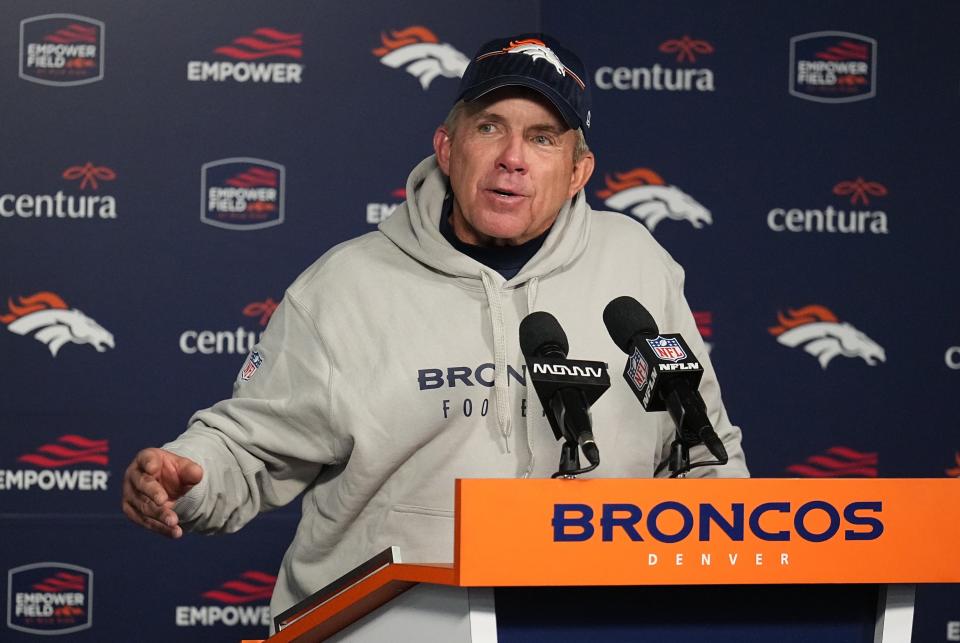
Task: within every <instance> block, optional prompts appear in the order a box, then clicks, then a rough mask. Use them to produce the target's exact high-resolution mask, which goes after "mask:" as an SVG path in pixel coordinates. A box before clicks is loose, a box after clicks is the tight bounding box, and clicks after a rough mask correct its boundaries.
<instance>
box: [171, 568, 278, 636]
mask: <svg viewBox="0 0 960 643" xmlns="http://www.w3.org/2000/svg"><path fill="white" fill-rule="evenodd" d="M276 583H277V577H276V576H273V575H271V574H265V573H263V572H259V571H254V570H249V571H245V572H243V573H242V574H240V577H239V578H237V579H235V580H229V581H226V582H225V583H223V584H222V585H220V587H218V588H217V589H213V590H210V591H207V592H203V594H201V596H203V598H206V599H208V600H209V601H212V602H213V603H214V604H212V605H211V604H205V605H178V606H177V608H176V612H175V616H174V620H175V622H176V624H177V626H178V627H195V626H197V625H202V626H211V625H226V626H228V627H233V626H236V625H258V626H267V627H269V625H270V607H269V606H268V605H246V603H254V602H258V601H260V602H262V601H269V600H270V596H271V594H273V586H274V585H275V584H276Z"/></svg>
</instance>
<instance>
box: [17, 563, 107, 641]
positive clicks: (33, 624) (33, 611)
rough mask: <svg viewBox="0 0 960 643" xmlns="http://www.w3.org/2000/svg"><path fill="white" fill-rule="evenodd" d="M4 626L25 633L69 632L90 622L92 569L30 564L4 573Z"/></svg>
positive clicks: (79, 628) (63, 565)
mask: <svg viewBox="0 0 960 643" xmlns="http://www.w3.org/2000/svg"><path fill="white" fill-rule="evenodd" d="M7 587H8V589H9V591H8V593H7V627H9V628H10V629H14V630H18V631H20V632H27V633H29V634H47V635H50V634H70V633H71V632H79V631H81V630H85V629H88V628H90V627H91V626H92V625H93V571H92V570H90V569H87V568H86V567H79V566H77V565H70V564H67V563H54V562H44V563H33V564H31V565H23V566H21V567H14V568H13V569H11V570H10V571H9V572H7Z"/></svg>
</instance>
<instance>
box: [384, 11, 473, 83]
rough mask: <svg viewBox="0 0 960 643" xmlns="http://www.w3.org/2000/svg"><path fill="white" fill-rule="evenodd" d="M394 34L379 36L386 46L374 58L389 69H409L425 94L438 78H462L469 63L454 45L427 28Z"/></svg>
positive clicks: (394, 32) (411, 28)
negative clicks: (444, 41) (440, 39)
mask: <svg viewBox="0 0 960 643" xmlns="http://www.w3.org/2000/svg"><path fill="white" fill-rule="evenodd" d="M391 34H392V36H387V34H385V33H381V34H380V40H381V41H382V42H383V47H377V48H376V49H374V50H373V53H374V55H376V56H377V57H378V58H380V62H382V63H383V64H384V65H386V66H387V67H392V68H393V69H399V68H400V67H403V68H404V69H406V70H407V72H408V73H409V74H411V75H412V76H414V77H416V78H417V79H418V80H419V81H420V85H421V86H422V87H423V89H424V91H426V90H427V88H429V87H430V83H431V82H433V79H434V78H436V77H437V76H444V77H446V78H460V77H461V76H463V72H464V71H466V69H467V65H468V64H469V63H470V60H469V59H468V58H467V57H466V56H464V55H463V54H462V53H460V52H459V51H458V50H456V49H454V47H453V45H450V44H448V43H441V42H440V41H439V40H438V38H437V36H436V35H434V33H433V32H432V31H430V30H429V29H427V28H426V27H422V26H419V25H414V26H412V27H407V28H406V29H401V30H400V31H391Z"/></svg>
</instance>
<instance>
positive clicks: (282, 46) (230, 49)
mask: <svg viewBox="0 0 960 643" xmlns="http://www.w3.org/2000/svg"><path fill="white" fill-rule="evenodd" d="M213 53H215V54H218V55H220V56H222V57H223V58H226V60H191V61H190V62H188V63H187V80H189V81H193V82H227V81H230V82H236V83H247V82H251V83H274V84H288V83H300V82H302V80H303V65H301V64H300V63H296V62H286V61H284V62H279V61H276V60H274V61H271V62H259V61H261V60H262V59H265V58H270V59H283V58H289V59H294V60H300V59H301V58H303V34H302V33H286V32H284V31H280V30H279V29H273V28H271V27H260V28H258V29H254V30H253V31H252V32H251V33H250V34H247V35H244V36H240V37H238V38H234V39H233V41H232V42H231V43H230V44H227V45H222V46H219V47H216V48H215V49H214V50H213ZM255 61H257V62H255Z"/></svg>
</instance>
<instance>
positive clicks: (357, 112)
mask: <svg viewBox="0 0 960 643" xmlns="http://www.w3.org/2000/svg"><path fill="white" fill-rule="evenodd" d="M0 18H2V19H0V145H2V150H3V153H2V154H0V322H2V328H0V355H2V356H3V360H2V364H3V366H2V370H0V382H2V386H0V429H2V446H0V543H2V546H0V571H2V572H3V573H4V575H5V578H4V579H3V583H2V588H0V596H2V606H3V609H4V611H5V618H4V622H3V623H2V625H0V640H3V641H21V640H34V639H35V638H36V637H38V636H47V635H56V634H63V635H66V636H67V638H69V640H77V641H124V640H137V641H161V640H178V641H214V640H221V641H236V640H239V639H240V638H243V637H253V636H256V637H259V636H262V635H263V634H264V633H265V631H266V624H267V623H268V618H269V615H268V608H267V606H266V605H267V601H268V598H269V595H270V592H271V588H272V586H273V583H274V581H275V578H276V573H277V569H278V566H279V561H280V559H281V557H282V555H283V552H284V550H285V548H286V546H287V544H288V543H289V542H290V540H291V538H292V535H293V532H294V530H295V527H296V521H297V517H298V514H299V507H298V506H296V504H294V505H293V506H291V507H289V508H287V509H285V510H282V511H278V512H275V513H274V514H270V515H265V516H262V517H261V518H259V519H258V520H256V521H254V522H253V523H252V524H251V525H250V526H249V527H247V528H245V529H244V530H242V531H241V532H240V533H237V534H233V535H229V536H221V537H203V536H193V535H188V536H187V537H185V538H184V539H182V540H179V541H176V542H172V541H167V540H165V539H162V538H160V537H158V536H156V535H154V534H151V533H148V532H146V531H142V530H140V529H138V528H136V527H134V526H133V525H131V524H128V523H127V522H126V519H125V518H124V517H123V516H122V515H121V513H120V508H119V507H120V486H121V480H122V476H123V471H124V469H125V468H126V465H127V463H128V462H129V461H130V459H131V457H132V456H133V455H134V453H136V451H137V450H139V449H140V448H142V447H144V446H149V445H158V444H161V443H163V442H165V441H167V440H169V439H171V438H172V437H173V436H175V435H176V434H178V433H179V432H180V431H181V430H182V429H183V428H184V426H185V423H186V420H187V418H188V417H189V416H190V415H191V413H192V412H193V411H194V410H195V409H198V408H202V407H205V406H208V405H210V404H211V403H213V402H215V401H216V400H218V399H220V398H222V397H225V396H229V395H230V391H231V386H232V382H233V380H234V378H235V376H236V373H237V371H238V370H239V368H240V367H241V365H242V363H243V361H244V357H245V355H246V354H247V352H248V350H249V349H250V348H251V346H253V345H254V343H255V342H256V341H257V338H258V336H259V335H260V333H261V332H262V331H263V329H264V327H265V326H266V324H267V323H268V321H269V319H270V315H271V313H272V312H273V310H274V309H275V308H276V306H277V304H278V302H279V301H280V300H281V299H282V297H283V293H284V290H285V288H286V286H287V285H288V284H289V283H290V282H291V281H292V280H293V279H294V278H295V277H296V275H297V274H299V273H300V272H301V271H302V270H303V269H304V268H306V267H307V266H308V265H309V264H310V263H311V262H312V261H313V260H314V259H316V258H317V257H318V256H319V255H321V254H322V253H323V252H324V251H325V250H326V249H328V248H330V247H331V246H333V245H335V244H337V243H339V242H341V241H344V240H346V239H349V238H351V237H354V236H357V235H360V234H363V233H366V232H368V231H371V230H373V229H375V227H376V225H377V224H378V223H379V222H380V221H381V220H383V219H384V218H386V217H389V216H390V214H391V213H392V212H393V210H394V209H395V208H396V207H397V205H398V204H399V203H401V202H402V201H403V200H404V198H405V194H404V185H405V180H406V176H407V173H408V172H409V170H410V169H411V168H412V167H413V166H414V165H415V164H416V163H417V162H418V161H420V160H421V159H422V158H424V157H425V156H427V155H429V154H430V153H431V145H430V140H431V135H432V132H433V130H434V128H435V127H436V125H437V124H438V123H439V122H440V121H441V120H442V119H443V117H444V116H445V114H446V112H447V110H448V108H449V106H450V104H451V101H452V98H453V95H454V92H455V90H456V87H457V83H458V78H459V77H460V75H461V74H462V73H463V70H464V68H465V67H466V65H467V62H468V60H469V56H471V55H472V54H473V52H474V51H475V50H476V48H477V47H478V46H479V45H480V44H482V43H483V42H484V41H486V40H488V39H490V38H493V37H498V36H503V35H508V34H511V33H518V32H522V31H540V30H542V31H545V32H547V33H551V34H553V35H554V36H556V37H558V38H560V39H561V40H562V41H564V42H565V43H567V45H568V46H569V47H570V48H572V49H574V50H575V51H578V52H580V53H581V56H582V57H583V58H584V60H585V62H586V63H587V65H588V67H589V68H590V69H591V70H592V71H591V74H590V81H591V83H592V85H593V97H594V108H593V123H592V128H591V130H590V132H589V134H588V141H589V143H590V145H591V147H592V148H593V150H594V151H595V153H596V156H597V170H596V173H595V175H594V177H593V179H592V180H591V182H590V183H589V184H588V186H587V189H586V191H587V196H588V199H589V200H590V202H591V203H592V204H593V206H594V207H595V208H598V209H607V210H614V211H618V212H621V213H622V214H623V216H626V217H633V218H635V219H637V220H638V221H640V222H642V223H643V224H644V225H646V226H647V227H648V228H649V229H650V230H651V231H652V233H653V234H654V236H655V237H656V238H657V239H658V240H659V241H660V242H661V243H662V244H663V245H664V246H665V247H666V248H667V249H668V250H669V251H670V252H671V253H672V254H673V256H674V257H675V258H676V259H677V260H678V261H679V262H680V263H681V264H683V265H684V267H685V269H686V272H687V282H686V288H687V298H688V300H689V301H690V302H691V305H692V307H693V309H694V311H695V314H696V317H697V320H698V323H699V328H700V332H701V334H702V335H703V337H704V338H705V340H706V341H707V343H708V345H709V346H710V350H711V357H712V360H713V362H714V364H715V366H716V368H717V370H718V373H719V376H720V381H721V383H722V385H723V390H724V398H725V401H726V405H727V408H728V410H729V412H730V415H731V417H732V418H733V420H734V421H735V422H736V423H738V424H739V425H740V426H742V427H743V432H744V446H745V449H746V452H747V455H748V461H749V464H750V467H751V470H752V472H753V474H754V475H755V476H758V477H798V476H799V477H825V476H863V477H946V476H951V477H957V476H960V412H958V410H957V405H956V400H957V398H958V394H960V306H958V294H960V292H958V287H957V274H958V263H957V255H956V251H957V249H958V245H957V244H958V239H960V217H958V216H957V215H958V213H957V206H956V203H957V200H956V195H955V193H954V188H955V187H956V183H957V178H958V175H957V161H956V155H957V150H958V149H960V124H958V114H960V52H958V45H957V40H956V30H957V27H958V26H960V5H958V4H956V3H948V2H928V3H913V2H906V1H903V2H885V3H875V2H867V1H865V0H861V1H856V2H846V3H834V2H826V1H815V0H803V1H800V2H793V3H778V2H761V1H756V0H755V1H733V0H727V1H724V2H715V1H708V0H700V1H696V0H687V1H684V2H671V3H665V2H629V3H628V2H606V1H597V2H591V3H586V4H585V3H583V2H566V1H558V0H553V1H551V2H534V1H527V2H517V1H513V0H511V1H499V2H498V1H492V0H487V1H486V2H483V3H473V4H466V3H464V4H459V5H454V4H453V3H445V2H427V1H414V2H406V3H393V2H384V1H382V0H377V1H376V2H365V3H346V2H306V1H301V2H284V3H275V2H266V1H265V0H262V1H259V2H255V1H250V0H244V1H242V2H239V1H238V2H206V3H195V2H184V1H182V0H176V1H169V2H163V3H146V2H131V3H117V2H108V1H107V0H89V1H82V0H77V1H72V2H67V1H66V0H59V1H55V0H43V1H41V2H35V1H29V2H28V1H25V0H15V1H9V0H8V1H7V2H4V3H3V6H2V7H0ZM600 312H601V311H597V317H598V320H599V317H600ZM597 332H605V331H604V330H603V328H602V327H601V326H600V324H599V322H598V331H597ZM577 357H586V358H589V356H577ZM614 366H615V365H611V367H612V368H613V367H614ZM638 412H639V410H638ZM922 529H923V531H924V533H926V534H927V535H928V537H930V538H937V537H938V536H937V526H936V525H926V526H923V527H922ZM915 622H916V625H915V640H919V641H957V640H960V589H958V588H955V587H954V588H951V587H947V586H933V587H922V588H920V590H919V594H918V605H917V612H916V621H915Z"/></svg>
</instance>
